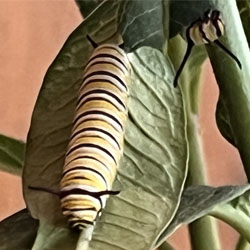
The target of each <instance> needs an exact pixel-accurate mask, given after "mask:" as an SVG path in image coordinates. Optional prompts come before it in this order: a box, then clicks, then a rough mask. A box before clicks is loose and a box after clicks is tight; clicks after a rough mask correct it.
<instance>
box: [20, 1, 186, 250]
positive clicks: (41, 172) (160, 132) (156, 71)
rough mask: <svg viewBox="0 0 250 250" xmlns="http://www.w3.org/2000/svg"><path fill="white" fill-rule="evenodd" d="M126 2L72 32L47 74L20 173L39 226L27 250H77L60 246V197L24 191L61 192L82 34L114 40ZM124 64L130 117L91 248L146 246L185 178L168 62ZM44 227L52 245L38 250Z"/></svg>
mask: <svg viewBox="0 0 250 250" xmlns="http://www.w3.org/2000/svg"><path fill="white" fill-rule="evenodd" d="M137 2H140V1H137ZM125 3H126V1H124V2H123V1H121V2H120V1H116V2H113V1H106V2H104V3H102V4H101V5H100V6H99V7H98V9H96V11H95V12H93V13H92V14H91V15H90V16H89V17H88V18H87V19H86V20H85V21H84V22H83V23H82V24H81V25H80V26H79V27H78V28H77V29H76V30H75V31H74V32H73V33H72V34H71V36H70V37H69V39H68V40H67V41H66V43H65V45H64V46H63V48H62V50H61V51H60V53H59V55H58V56H57V58H56V59H55V61H54V62H53V63H52V65H51V66H50V68H49V70H48V72H47V74H46V76H45V80H44V83H43V85H42V88H41V91H40V93H39V97H38V100H37V103H36V106H35V110H34V113H33V116H32V122H31V129H30V131H29V135H28V143H27V155H26V156H27V157H26V162H25V168H24V193H25V199H26V202H27V205H28V207H29V209H30V211H31V213H32V216H33V217H35V218H38V219H39V220H40V223H41V226H40V228H39V232H38V237H37V240H36V242H35V245H34V246H33V250H34V249H39V250H45V249H46V250H49V249H52V246H53V247H54V248H53V249H57V248H58V249H60V250H64V249H65V250H69V249H70V250H71V249H75V241H74V240H71V243H70V245H66V244H63V242H64V241H65V242H70V240H69V237H70V235H71V233H70V229H68V227H67V222H66V218H64V217H63V216H62V213H61V208H60V200H59V198H58V197H57V196H55V195H52V194H49V193H45V192H39V191H34V190H30V189H28V186H36V187H46V188H50V189H54V190H58V189H59V182H60V178H61V173H62V167H63V162H64V155H65V152H66V148H67V144H68V142H69V138H70V134H71V129H72V122H73V116H74V110H75V105H76V101H77V95H78V90H79V88H80V86H81V82H82V79H83V70H84V67H85V65H86V63H87V60H88V58H89V56H90V54H91V52H92V51H93V48H92V47H91V45H90V43H89V42H88V41H87V39H86V36H87V34H94V37H96V38H97V37H98V38H99V40H102V41H106V40H110V39H111V37H114V35H115V34H116V31H117V29H118V25H117V16H118V13H119V11H121V8H122V7H123V6H124V5H123V4H125ZM92 38H93V36H92ZM129 59H130V61H131V64H132V68H133V71H132V75H131V77H132V83H131V86H130V87H129V88H130V94H131V98H130V103H129V119H128V122H127V127H126V133H125V149H124V156H123V158H122V160H121V164H120V169H119V173H118V176H117V180H116V182H115V184H114V189H119V190H121V193H120V194H119V195H118V196H115V197H110V199H109V200H108V202H107V206H106V208H105V210H104V211H103V213H102V217H101V218H100V220H99V221H98V223H97V225H96V228H95V231H94V235H93V240H92V242H91V246H90V249H93V248H94V249H95V250H98V249H105V247H107V246H108V248H109V249H110V250H113V249H120V247H122V248H123V249H129V250H131V249H134V250H137V249H138V250H142V249H143V250H145V249H151V247H153V242H154V241H155V239H156V237H157V236H158V234H159V233H160V232H161V231H162V230H163V229H164V228H165V227H166V226H167V225H168V224H169V223H170V221H171V219H172V218H173V216H174V213H175V211H176V209H177V206H178V204H179V197H180V195H181V192H182V186H183V183H184V181H185V177H186V167H187V157H188V156H187V144H186V134H185V119H184V111H183V104H182V97H181V94H180V91H179V90H178V89H174V88H173V87H172V81H173V70H172V67H171V63H170V62H169V60H168V59H166V58H164V56H163V55H162V54H161V52H160V51H158V50H155V49H150V48H147V47H145V48H141V49H138V50H136V52H135V54H129ZM46 228H50V230H49V231H51V233H50V234H49V236H50V237H49V239H50V240H51V241H50V242H47V245H46V246H45V245H44V248H43V246H42V245H41V242H42V241H41V240H39V239H43V238H44V237H45V238H46V235H47V232H48V230H47V229H46ZM60 232H61V234H60ZM111 232H112V233H111ZM53 235H54V237H52V236H53ZM61 235H64V237H62V236H61Z"/></svg>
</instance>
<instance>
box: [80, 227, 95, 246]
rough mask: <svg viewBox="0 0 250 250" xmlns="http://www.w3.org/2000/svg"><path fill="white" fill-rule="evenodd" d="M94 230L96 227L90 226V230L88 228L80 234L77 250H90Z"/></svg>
mask: <svg viewBox="0 0 250 250" xmlns="http://www.w3.org/2000/svg"><path fill="white" fill-rule="evenodd" d="M93 230H94V227H93V226H89V227H88V228H86V230H84V231H82V232H81V233H80V236H79V239H78V242H77V245H76V250H88V248H89V243H90V240H91V237H92V234H93Z"/></svg>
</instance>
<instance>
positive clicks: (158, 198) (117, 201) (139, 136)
mask: <svg viewBox="0 0 250 250" xmlns="http://www.w3.org/2000/svg"><path fill="white" fill-rule="evenodd" d="M129 59H130V62H131V64H132V68H133V72H132V84H131V89H130V95H131V98H130V103H129V121H128V122H127V126H126V133H125V148H124V156H123V158H122V161H121V166H120V169H119V173H118V176H117V180H116V182H115V185H114V189H118V188H120V189H121V190H122V192H121V194H120V195H119V196H116V197H111V198H110V199H109V200H108V202H107V207H106V209H105V210H104V212H103V214H102V216H101V218H100V220H99V223H97V225H96V228H95V231H94V235H93V240H92V241H91V243H90V248H89V250H92V249H95V250H99V249H110V250H113V249H114V250H115V249H128V250H129V249H135V250H137V249H138V250H146V249H152V247H153V246H154V241H155V240H156V237H157V236H158V234H159V233H160V232H161V231H162V230H164V228H166V227H167V226H168V224H169V223H170V221H171V219H172V217H173V215H174V213H175V210H176V208H177V206H178V203H179V196H180V193H181V190H182V185H183V183H184V181H185V175H186V159H187V158H186V157H187V151H186V141H185V131H184V128H185V122H184V117H183V116H184V115H183V107H182V100H181V95H180V92H179V90H177V89H174V88H173V87H172V79H173V78H172V76H173V75H172V74H173V73H172V69H171V68H170V64H169V61H168V60H166V59H165V58H164V56H163V55H162V54H161V53H160V52H159V51H157V50H153V49H150V48H146V47H145V48H141V49H138V50H137V51H136V53H135V54H129Z"/></svg>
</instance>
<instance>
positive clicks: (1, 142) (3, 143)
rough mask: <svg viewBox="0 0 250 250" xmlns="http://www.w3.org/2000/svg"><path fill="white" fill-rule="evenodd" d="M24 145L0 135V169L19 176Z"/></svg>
mask: <svg viewBox="0 0 250 250" xmlns="http://www.w3.org/2000/svg"><path fill="white" fill-rule="evenodd" d="M24 152H25V143H24V142H22V141H19V140H15V139H13V138H10V137H7V136H5V135H0V169H1V170H3V171H6V172H9V173H11V174H15V175H21V173H22V167H23V161H24Z"/></svg>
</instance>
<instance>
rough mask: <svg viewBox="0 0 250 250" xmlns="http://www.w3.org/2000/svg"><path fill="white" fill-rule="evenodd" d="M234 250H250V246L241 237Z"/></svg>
mask: <svg viewBox="0 0 250 250" xmlns="http://www.w3.org/2000/svg"><path fill="white" fill-rule="evenodd" d="M235 250H250V244H249V242H248V241H247V240H246V238H244V237H243V236H240V238H239V241H238V243H237V246H236V248H235Z"/></svg>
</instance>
